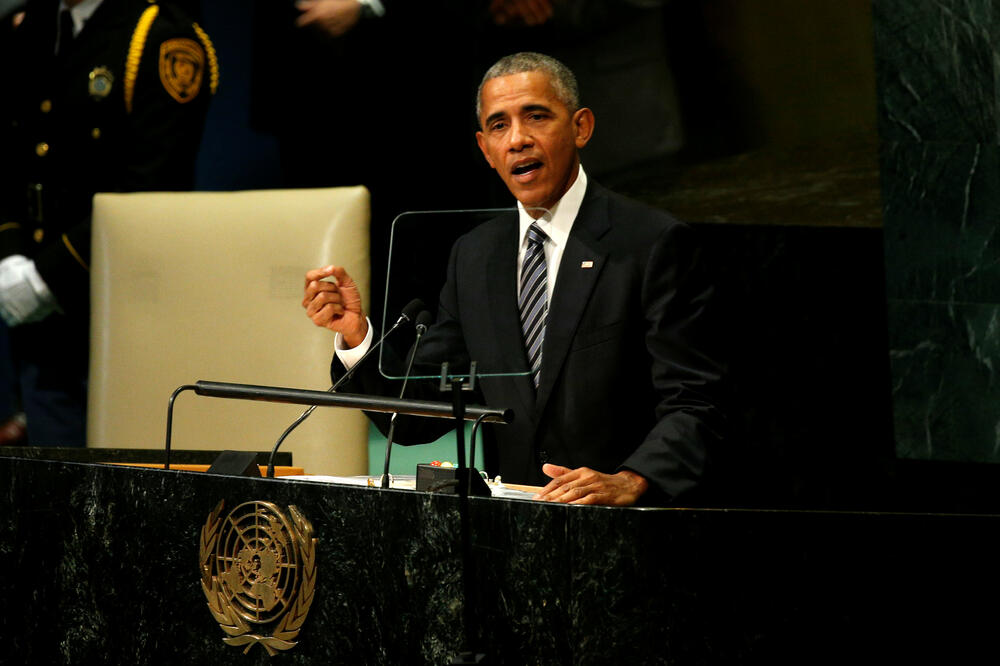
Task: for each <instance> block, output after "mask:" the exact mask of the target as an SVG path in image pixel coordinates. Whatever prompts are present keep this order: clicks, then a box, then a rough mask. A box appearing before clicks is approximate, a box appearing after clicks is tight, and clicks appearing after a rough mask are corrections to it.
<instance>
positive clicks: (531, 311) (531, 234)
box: [517, 223, 549, 388]
mask: <svg viewBox="0 0 1000 666" xmlns="http://www.w3.org/2000/svg"><path fill="white" fill-rule="evenodd" d="M546 240H548V236H546V235H545V232H543V231H542V230H541V229H539V228H538V224H537V223H532V225H531V226H530V227H528V248H527V249H526V250H525V252H524V262H523V263H522V264H521V293H520V296H519V297H518V301H517V306H518V309H520V311H521V330H522V331H523V332H524V348H525V350H526V351H527V354H528V365H529V366H530V367H531V377H532V380H533V381H534V382H535V388H537V387H538V371H539V369H540V368H541V366H542V340H543V339H544V338H545V319H546V317H547V315H548V311H549V305H548V299H547V298H546V291H547V289H548V271H547V269H546V267H545V248H544V245H545V241H546Z"/></svg>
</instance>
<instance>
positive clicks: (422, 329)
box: [382, 310, 432, 488]
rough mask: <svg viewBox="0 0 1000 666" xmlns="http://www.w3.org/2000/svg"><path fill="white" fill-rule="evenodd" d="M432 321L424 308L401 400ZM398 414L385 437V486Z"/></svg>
mask: <svg viewBox="0 0 1000 666" xmlns="http://www.w3.org/2000/svg"><path fill="white" fill-rule="evenodd" d="M431 321H432V320H431V313H430V312H428V311H427V310H423V311H422V312H421V313H420V314H418V315H417V323H416V325H415V328H416V330H417V339H416V340H414V341H413V348H412V349H411V350H410V360H409V361H407V363H406V373H405V374H404V375H403V387H402V388H401V389H399V399H400V400H402V399H403V394H404V393H406V382H408V381H409V380H410V371H411V370H412V369H413V359H414V358H416V356H417V347H419V346H420V338H422V337H423V335H424V333H426V332H427V327H428V326H430V324H431ZM397 416H399V412H393V413H392V418H390V419H389V432H388V434H387V435H386V437H385V464H384V465H383V466H382V487H383V488H388V487H389V456H390V455H391V453H392V437H393V435H394V434H396V417H397Z"/></svg>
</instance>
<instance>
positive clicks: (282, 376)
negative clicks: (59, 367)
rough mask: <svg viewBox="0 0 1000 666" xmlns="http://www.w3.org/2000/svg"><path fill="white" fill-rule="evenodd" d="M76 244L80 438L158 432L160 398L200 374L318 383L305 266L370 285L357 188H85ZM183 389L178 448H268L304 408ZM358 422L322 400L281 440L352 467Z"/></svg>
mask: <svg viewBox="0 0 1000 666" xmlns="http://www.w3.org/2000/svg"><path fill="white" fill-rule="evenodd" d="M93 222H94V224H93V250H92V258H91V340H90V380H89V398H88V409H87V412H88V413H87V419H88V423H87V439H88V446H93V447H113V448H129V447H136V448H155V447H157V446H162V445H163V442H164V434H165V428H166V411H167V402H168V399H169V397H170V394H171V393H172V392H173V391H174V389H175V388H177V387H178V386H180V385H182V384H191V383H194V382H195V381H197V380H199V379H204V380H211V381H225V382H238V383H246V384H261V385H274V386H284V387H295V388H309V389H317V390H325V389H326V388H328V387H329V385H330V376H329V369H330V359H331V356H332V354H333V334H331V333H330V332H329V331H324V330H321V329H318V328H316V327H315V326H313V325H312V323H311V322H310V321H309V320H308V318H307V317H306V316H305V312H304V310H303V309H302V306H301V303H302V288H303V284H304V277H305V273H306V271H307V270H308V269H310V268H315V267H318V266H323V265H326V264H330V263H334V262H335V263H338V264H340V265H343V266H345V267H346V268H347V270H348V272H349V273H351V275H352V277H354V278H355V280H356V281H357V282H358V284H359V285H360V287H361V289H362V294H363V298H364V299H365V303H366V305H367V303H368V302H369V301H368V288H369V284H370V279H369V278H370V263H369V241H368V239H369V236H368V227H369V196H368V191H367V190H366V189H365V188H363V187H344V188H330V189H306V190H262V191H246V192H145V193H135V194H99V195H97V196H96V197H95V199H94V213H93ZM303 409H304V408H303V407H300V406H296V405H277V404H270V403H261V402H246V401H236V400H225V399H217V398H207V397H200V396H196V395H195V394H194V393H191V392H186V393H182V394H181V395H180V396H179V397H178V398H177V401H176V403H175V406H174V421H173V438H172V439H173V446H174V448H177V449H234V450H267V449H270V448H271V446H272V445H273V444H274V442H275V441H276V440H277V438H278V437H279V435H281V433H282V432H283V431H284V429H285V428H286V426H287V425H288V424H289V423H291V422H292V421H293V420H294V419H295V417H296V416H298V414H299V413H301V411H302V410H303ZM367 441H368V425H367V422H366V419H365V417H364V416H363V415H362V414H361V413H360V412H357V411H353V410H347V409H339V408H322V409H317V410H316V411H315V412H314V413H313V415H312V417H311V418H310V419H309V420H308V421H306V422H305V423H303V424H302V426H300V427H299V428H298V429H297V430H296V431H295V432H294V433H293V434H292V435H291V436H290V437H289V438H288V440H287V441H286V442H285V444H284V445H283V447H282V450H288V451H291V452H292V453H293V457H294V462H295V464H296V465H297V466H300V467H305V469H306V471H307V472H309V473H316V474H344V475H347V474H365V473H367V469H368V467H367V458H368V454H367V451H368V449H367Z"/></svg>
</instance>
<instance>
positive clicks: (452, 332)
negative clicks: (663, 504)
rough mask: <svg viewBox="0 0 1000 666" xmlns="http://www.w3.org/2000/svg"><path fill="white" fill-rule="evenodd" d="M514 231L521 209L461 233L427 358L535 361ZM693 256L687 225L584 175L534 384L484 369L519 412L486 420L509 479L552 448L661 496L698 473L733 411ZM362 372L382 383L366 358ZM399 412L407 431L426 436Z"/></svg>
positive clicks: (496, 397) (505, 402)
mask: <svg viewBox="0 0 1000 666" xmlns="http://www.w3.org/2000/svg"><path fill="white" fill-rule="evenodd" d="M517 244H518V225H517V218H516V214H514V213H512V214H509V215H505V216H502V217H499V218H496V219H494V220H492V221H490V222H487V223H485V224H483V225H481V226H479V227H477V228H476V229H475V230H473V231H472V232H470V233H469V234H467V235H465V236H463V237H462V238H460V239H459V241H458V242H457V243H456V244H455V246H454V248H453V250H452V255H451V260H450V266H449V271H448V279H447V283H446V285H445V287H444V289H443V290H442V294H441V301H440V304H439V312H438V318H437V321H436V323H435V324H434V326H432V327H431V328H430V330H429V331H428V332H427V334H426V335H425V337H424V339H423V341H422V343H421V347H420V353H419V357H418V358H419V361H418V362H428V361H430V362H432V363H440V361H441V360H444V359H451V360H452V362H453V363H458V364H462V363H464V362H466V361H468V360H469V359H472V360H475V361H477V362H478V364H479V367H480V368H482V369H484V370H486V371H488V370H490V369H500V368H503V369H508V370H509V369H520V370H526V369H527V360H526V357H525V352H524V345H523V341H522V334H521V328H520V319H519V315H518V309H517V293H516V292H517V288H516V262H517V260H516V257H517V250H518V247H517ZM698 259H699V251H698V249H697V247H695V246H694V244H693V242H692V238H691V230H690V228H688V227H687V226H685V225H683V224H681V223H679V222H678V221H676V220H675V219H673V218H672V217H670V216H669V215H667V214H665V213H663V212H659V211H655V210H652V209H650V208H647V207H645V206H642V205H640V204H638V203H636V202H633V201H630V200H628V199H625V198H623V197H620V196H618V195H615V194H613V193H611V192H609V191H608V190H606V189H604V188H603V187H601V186H600V185H598V184H596V183H595V182H593V181H592V180H591V181H589V183H588V186H587V192H586V194H585V197H584V201H583V204H582V206H581V208H580V212H579V214H578V216H577V219H576V221H575V222H574V224H573V229H572V231H571V233H570V236H569V240H568V242H567V245H566V248H565V250H564V253H563V257H562V262H561V264H560V267H559V275H558V278H557V281H556V286H555V293H554V295H553V296H552V297H551V301H550V304H549V314H548V323H547V326H546V331H545V341H544V343H543V351H542V367H541V374H540V380H539V387H538V390H537V392H536V390H535V389H534V387H533V386H532V383H531V380H530V378H529V377H527V376H515V377H492V378H489V377H484V378H482V379H481V381H480V391H481V393H482V397H483V398H484V400H485V402H486V404H488V405H490V406H492V407H510V408H513V410H514V412H515V415H516V418H515V421H514V423H512V424H511V425H506V426H502V425H497V426H490V427H489V428H490V429H491V432H490V433H488V435H492V438H493V441H494V442H495V444H496V447H497V449H496V453H497V456H498V459H499V471H500V473H501V474H502V475H503V478H504V480H506V481H510V482H515V483H530V484H541V485H544V483H546V482H547V480H548V479H547V477H545V476H544V475H543V474H542V471H541V465H542V463H543V462H553V463H556V464H559V465H564V466H566V467H572V468H575V467H580V466H587V467H591V468H594V469H597V470H599V471H602V472H608V473H613V472H615V471H617V470H619V469H621V468H628V469H631V470H634V471H636V472H638V473H640V474H642V475H643V476H644V477H646V478H647V479H648V480H649V481H650V484H651V487H652V488H651V489H652V495H651V497H658V499H659V500H660V501H662V500H663V499H675V498H677V497H678V496H680V495H682V494H684V493H687V492H688V491H691V490H692V489H693V488H695V487H696V486H697V485H698V483H699V481H700V480H701V478H702V477H703V475H704V473H705V471H706V468H707V466H708V456H709V453H710V451H711V450H712V449H713V448H714V447H715V446H716V445H717V443H718V442H719V441H720V439H721V433H722V431H723V421H724V418H723V415H722V412H721V410H720V408H719V406H718V396H717V392H718V388H719V384H720V380H721V375H722V368H721V364H720V362H719V360H718V358H717V355H716V353H715V352H714V351H713V343H712V337H713V332H712V331H711V330H710V326H709V325H708V321H709V318H708V316H707V308H708V306H709V301H710V297H711V293H712V288H711V286H710V284H709V283H708V281H707V280H706V279H705V276H704V271H703V268H702V266H701V265H700V262H699V260H698ZM590 262H592V264H591V263H590ZM335 365H336V364H335ZM374 365H375V364H372V368H374ZM428 367H429V368H433V367H434V365H433V364H429V365H428ZM432 374H433V372H432ZM355 381H357V383H358V386H356V387H355V388H360V389H361V390H367V391H373V390H379V384H378V378H377V371H375V370H373V369H371V368H369V369H368V370H367V371H365V370H364V369H361V368H359V377H358V379H357V380H355ZM400 426H401V424H397V436H399V437H400V439H399V441H401V442H404V441H406V439H405V438H406V437H407V436H410V437H413V438H415V439H419V437H420V435H413V434H412V433H401V432H400Z"/></svg>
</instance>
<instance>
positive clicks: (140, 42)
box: [125, 5, 160, 113]
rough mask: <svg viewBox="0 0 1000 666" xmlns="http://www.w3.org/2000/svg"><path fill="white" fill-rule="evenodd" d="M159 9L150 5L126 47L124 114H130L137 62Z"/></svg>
mask: <svg viewBox="0 0 1000 666" xmlns="http://www.w3.org/2000/svg"><path fill="white" fill-rule="evenodd" d="M159 11H160V8H159V7H158V6H157V5H150V6H149V7H147V8H146V10H145V11H144V12H143V13H142V16H140V17H139V22H138V23H137V24H136V25H135V30H134V31H133V32H132V41H131V42H130V43H129V46H128V57H127V58H126V59H125V112H126V113H132V96H133V95H134V94H135V80H136V78H138V76H139V61H141V60H142V51H143V49H145V48H146V37H148V36H149V29H150V27H152V25H153V21H154V20H155V19H156V15H157V14H158V13H159Z"/></svg>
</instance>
